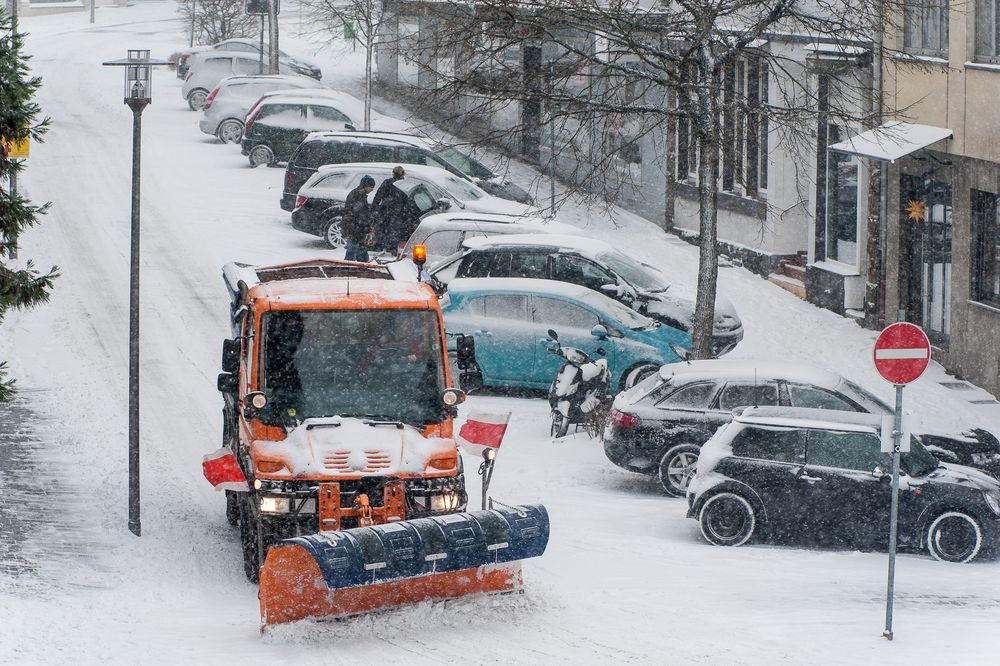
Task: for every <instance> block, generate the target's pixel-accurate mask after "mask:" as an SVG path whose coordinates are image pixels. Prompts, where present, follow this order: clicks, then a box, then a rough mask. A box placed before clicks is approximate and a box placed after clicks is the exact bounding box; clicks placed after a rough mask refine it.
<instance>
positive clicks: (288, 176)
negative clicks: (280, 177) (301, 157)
mask: <svg viewBox="0 0 1000 666" xmlns="http://www.w3.org/2000/svg"><path fill="white" fill-rule="evenodd" d="M294 181H295V178H294V177H293V176H292V170H291V169H285V189H286V190H288V189H291V187H292V183H293V182H294Z"/></svg>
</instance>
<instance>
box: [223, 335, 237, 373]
mask: <svg viewBox="0 0 1000 666" xmlns="http://www.w3.org/2000/svg"><path fill="white" fill-rule="evenodd" d="M239 369H240V341H239V340H233V339H228V340H223V341H222V371H223V372H228V373H233V372H236V371H237V370H239Z"/></svg>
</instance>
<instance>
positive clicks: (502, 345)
mask: <svg viewBox="0 0 1000 666" xmlns="http://www.w3.org/2000/svg"><path fill="white" fill-rule="evenodd" d="M442 311H443V312H444V320H445V329H446V330H447V331H448V333H450V334H452V335H458V334H461V335H464V336H467V337H471V338H472V340H473V343H474V346H475V365H476V366H477V367H476V368H475V369H474V370H473V374H478V375H479V377H478V378H477V382H479V381H481V383H482V385H484V386H496V387H508V388H540V389H544V388H548V387H549V385H550V384H551V383H552V379H553V378H554V377H555V374H556V371H557V370H558V369H559V366H560V365H561V364H562V359H561V358H560V357H559V356H557V355H555V354H552V353H550V352H549V351H548V349H547V347H546V345H547V344H551V343H552V342H554V341H553V340H551V339H550V338H549V336H548V330H549V329H558V331H559V342H560V344H563V345H565V346H569V347H576V348H577V349H581V350H583V351H584V352H586V353H587V354H588V355H589V356H591V357H592V358H597V357H598V356H602V354H600V353H599V352H598V351H597V350H598V348H601V349H602V350H603V351H604V353H603V357H604V358H605V359H607V362H608V370H609V372H610V373H611V387H612V390H617V389H621V388H627V387H629V386H631V385H632V384H633V383H634V382H635V381H636V380H637V378H638V377H640V376H641V374H642V371H643V370H644V369H646V368H649V367H651V366H653V367H655V366H657V365H660V364H662V363H667V362H672V361H676V360H678V358H679V355H678V351H680V352H683V351H684V350H686V349H688V348H690V346H691V336H690V334H689V333H687V332H686V331H681V330H678V329H675V328H672V327H670V326H664V325H661V324H660V323H659V322H656V321H653V320H652V319H650V318H648V317H645V316H643V315H641V314H639V313H638V312H636V311H635V310H633V309H631V308H628V307H625V306H624V305H622V304H621V303H619V302H618V301H616V300H614V299H611V298H608V297H607V296H605V295H603V294H601V293H598V292H596V291H593V290H591V289H587V288H586V287H581V286H579V285H576V284H570V283H567V282H556V281H554V280H534V279H530V278H523V279H515V278H465V279H456V280H452V282H451V284H450V285H449V286H448V293H447V294H446V296H445V297H444V298H443V299H442Z"/></svg>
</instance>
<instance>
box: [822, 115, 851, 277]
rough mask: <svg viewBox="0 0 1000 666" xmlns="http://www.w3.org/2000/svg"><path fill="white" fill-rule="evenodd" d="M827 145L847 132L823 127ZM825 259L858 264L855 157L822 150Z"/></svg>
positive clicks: (837, 128)
mask: <svg viewBox="0 0 1000 666" xmlns="http://www.w3.org/2000/svg"><path fill="white" fill-rule="evenodd" d="M827 137H828V139H827V145H828V146H830V145H833V144H835V143H838V142H839V141H840V140H841V139H845V138H847V132H845V131H844V130H842V129H841V128H839V127H836V126H834V125H829V126H828V127H827ZM826 165H827V166H826V183H827V185H826V258H827V259H833V260H835V261H840V262H843V263H845V264H851V265H856V264H857V263H858V158H857V157H855V156H854V155H849V154H847V153H841V152H837V151H833V150H827V151H826Z"/></svg>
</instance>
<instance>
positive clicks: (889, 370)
mask: <svg viewBox="0 0 1000 666" xmlns="http://www.w3.org/2000/svg"><path fill="white" fill-rule="evenodd" d="M874 358H875V369H876V370H878V373H879V374H880V375H882V377H884V378H885V380H886V381H889V382H892V383H893V384H909V383H910V382H912V381H913V380H915V379H916V378H917V377H919V376H920V375H922V374H923V373H924V370H926V369H927V364H928V363H930V360H931V343H930V341H929V340H928V339H927V336H926V335H925V334H924V332H923V330H922V329H921V328H920V327H919V326H914V325H913V324H908V323H906V322H901V323H898V324H892V325H891V326H887V327H886V328H885V329H884V330H883V331H882V332H881V333H879V336H878V340H876V341H875V353H874Z"/></svg>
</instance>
